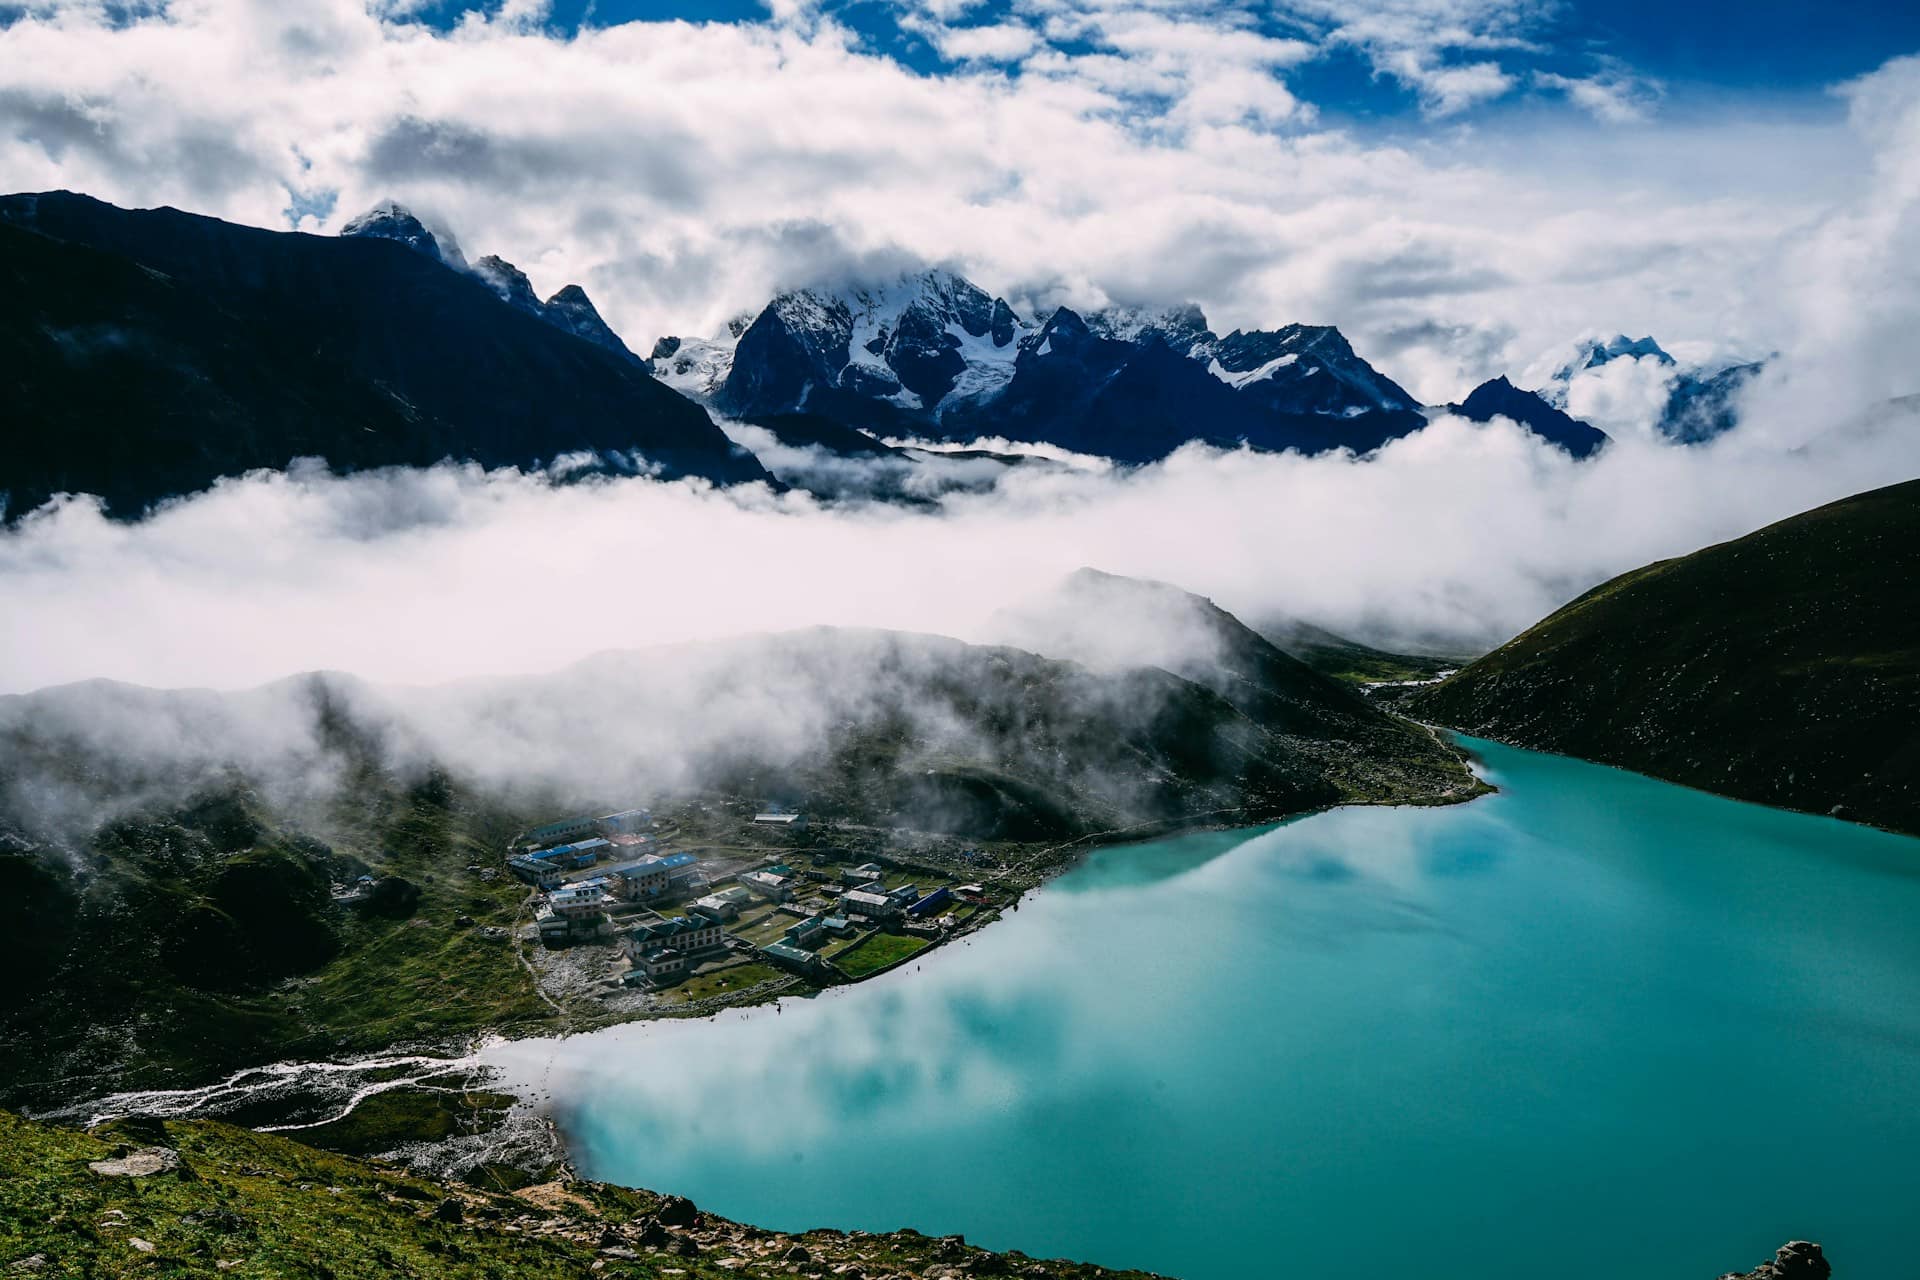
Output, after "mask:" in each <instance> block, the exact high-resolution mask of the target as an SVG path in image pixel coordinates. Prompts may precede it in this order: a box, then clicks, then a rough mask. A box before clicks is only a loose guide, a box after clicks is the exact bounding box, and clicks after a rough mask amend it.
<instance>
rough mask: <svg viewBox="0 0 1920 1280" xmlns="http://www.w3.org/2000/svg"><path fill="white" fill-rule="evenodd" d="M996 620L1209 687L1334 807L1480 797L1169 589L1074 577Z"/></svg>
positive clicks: (1415, 735)
mask: <svg viewBox="0 0 1920 1280" xmlns="http://www.w3.org/2000/svg"><path fill="white" fill-rule="evenodd" d="M994 624H995V625H994V630H995V633H996V635H997V636H999V637H1002V638H1004V639H1006V640H1007V641H1008V642H1009V643H1013V644H1018V645H1021V646H1022V647H1026V648H1031V649H1035V650H1037V651H1039V652H1042V653H1047V654H1052V655H1055V656H1059V657H1067V658H1072V659H1074V660H1076V661H1079V662H1084V663H1086V664H1088V665H1089V666H1091V667H1092V668H1094V669H1095V670H1111V669H1127V668H1132V667H1138V666H1141V665H1146V666H1151V667H1157V668H1161V669H1164V670H1167V671H1171V672H1173V673H1174V674H1175V675H1178V676H1180V677H1181V678H1182V679H1185V680H1190V681H1192V682H1193V683H1195V684H1197V685H1199V686H1201V687H1202V688H1205V689H1209V690H1211V691H1213V692H1214V693H1216V694H1218V695H1219V696H1220V697H1222V698H1224V699H1225V700H1226V701H1227V702H1228V703H1230V704H1231V705H1233V706H1234V707H1236V708H1238V709H1239V710H1240V711H1241V712H1242V713H1243V714H1245V715H1246V716H1247V717H1248V718H1249V719H1251V720H1253V721H1254V722H1256V723H1258V724H1260V725H1261V726H1263V727H1264V728H1265V729H1266V730H1267V731H1268V732H1269V733H1271V734H1273V735H1275V736H1276V737H1277V738H1278V739H1279V740H1280V741H1282V742H1284V743H1285V744H1286V746H1287V748H1288V750H1289V751H1291V752H1293V753H1296V754H1297V755H1298V756H1300V757H1301V758H1303V759H1306V760H1311V761H1313V762H1314V763H1315V765H1316V766H1317V767H1318V768H1319V769H1320V770H1322V771H1324V773H1325V774H1326V776H1327V777H1328V778H1330V779H1332V780H1333V782H1334V783H1335V784H1336V785H1337V786H1338V787H1339V788H1340V789H1341V792H1342V795H1341V798H1342V800H1343V801H1344V802H1347V803H1368V802H1379V801H1383V800H1385V801H1393V802H1412V803H1432V802H1435V801H1442V800H1450V799H1463V798H1465V797H1466V796H1468V795H1472V794H1474V793H1475V791H1476V790H1477V789H1478V788H1477V786H1476V784H1475V783H1474V782H1473V780H1472V779H1471V778H1470V777H1469V776H1467V775H1466V774H1465V773H1463V772H1462V771H1461V768H1460V762H1459V760H1458V759H1457V758H1456V757H1455V756H1454V754H1453V753H1452V752H1451V751H1449V750H1448V749H1447V748H1445V747H1443V746H1441V745H1440V744H1439V743H1437V742H1435V741H1434V740H1433V737H1432V736H1431V735H1430V734H1428V733H1427V732H1426V731H1425V730H1423V729H1421V728H1419V727H1418V726H1416V725H1412V724H1409V723H1408V722H1406V721H1405V720H1402V719H1400V718H1398V717H1395V716H1390V715H1387V714H1385V713H1383V712H1382V711H1381V710H1380V709H1379V708H1377V707H1375V706H1373V705H1372V704H1370V703H1369V702H1368V701H1367V700H1366V699H1365V698H1363V697H1362V696H1361V695H1360V694H1359V693H1358V692H1357V691H1355V690H1354V689H1353V688H1352V687H1350V686H1349V685H1348V684H1345V683H1343V682H1341V681H1339V680H1336V679H1334V678H1333V677H1331V676H1328V675H1324V674H1322V673H1321V672H1319V671H1316V670H1314V669H1313V668H1312V667H1310V666H1308V665H1307V664H1306V663H1305V662H1302V661H1301V660H1300V659H1298V658H1295V657H1293V656H1292V655H1290V654H1288V653H1286V652H1284V651H1283V650H1282V649H1280V648H1279V647H1278V646H1277V645H1275V644H1274V643H1273V642H1272V641H1270V640H1268V639H1267V638H1266V637H1265V636H1262V635H1261V634H1259V633H1258V632H1256V631H1254V630H1253V629H1252V628H1250V627H1248V626H1247V625H1246V624H1245V623H1243V622H1241V621H1240V620H1239V619H1238V618H1236V617H1234V616H1233V615H1232V614H1231V613H1228V612H1227V611H1226V610H1224V609H1222V608H1220V607H1219V606H1218V605H1216V604H1214V603H1213V601H1211V600H1208V599H1206V598H1205V597H1204V596H1197V595H1194V594H1193V593H1191V592H1188V591H1183V590H1181V589H1180V588H1178V587H1175V586H1170V585H1168V584H1166V583H1162V582H1150V581H1145V580H1143V579H1138V578H1125V577H1120V576H1119V575H1116V574H1110V573H1102V572H1100V571H1099V570H1097V569H1081V570H1078V571H1077V572H1075V573H1073V574H1072V575H1070V576H1069V577H1068V578H1067V579H1066V580H1065V581H1064V582H1062V583H1061V584H1060V586H1059V587H1058V588H1057V589H1056V590H1054V591H1053V592H1051V593H1050V594H1048V595H1045V596H1042V597H1040V598H1039V599H1036V600H1034V601H1031V602H1029V603H1027V604H1025V605H1022V606H1019V607H1016V608H1012V609H1007V610H1004V611H1002V612H1001V613H1000V614H999V615H997V616H996V618H995V619H994Z"/></svg>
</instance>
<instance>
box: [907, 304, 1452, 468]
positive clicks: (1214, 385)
mask: <svg viewBox="0 0 1920 1280" xmlns="http://www.w3.org/2000/svg"><path fill="white" fill-rule="evenodd" d="M1309 393H1310V394H1311V389H1310V391H1309ZM1424 425H1426V419H1425V418H1424V417H1423V416H1422V415H1421V414H1419V413H1418V412H1414V411H1411V410H1400V409H1391V410H1372V411H1365V412H1360V413H1356V414H1354V415H1353V416H1351V417H1337V416H1333V415H1329V414H1324V413H1317V412H1310V411H1307V410H1305V409H1301V410H1299V411H1292V410H1289V409H1286V408H1282V407H1276V403H1275V402H1274V401H1273V400H1272V399H1271V397H1268V396H1267V393H1266V392H1265V390H1264V387H1263V385H1262V384H1254V386H1253V387H1252V389H1250V390H1241V389H1236V388H1235V387H1234V386H1232V385H1230V384H1228V383H1226V382H1224V381H1222V380H1221V379H1220V378H1218V377H1216V376H1214V375H1213V374H1212V373H1210V372H1208V368H1207V366H1206V365H1205V364H1203V363H1201V362H1200V361H1199V360H1196V359H1194V358H1192V357H1190V356H1188V355H1186V354H1183V353H1181V352H1179V351H1176V350H1175V349H1174V348H1172V347H1170V346H1168V345H1167V344H1166V343H1165V342H1163V341H1162V340H1161V339H1160V337H1159V336H1158V334H1157V333H1149V334H1148V335H1147V336H1146V338H1145V339H1144V340H1142V341H1140V342H1138V343H1133V342H1124V341H1121V340H1119V339H1117V338H1110V337H1105V336H1102V335H1101V334H1100V333H1098V332H1097V331H1095V330H1094V329H1092V328H1091V327H1090V326H1089V325H1088V323H1087V322H1086V321H1085V320H1084V319H1082V318H1081V317H1080V316H1079V315H1077V314H1076V313H1074V312H1073V311H1070V310H1067V309H1066V308H1064V307H1063V308H1061V309H1060V310H1058V311H1056V312H1055V313H1054V314H1053V316H1052V318H1050V319H1049V320H1048V321H1047V323H1046V325H1045V326H1044V327H1043V328H1042V329H1041V330H1040V332H1039V334H1038V335H1036V336H1034V337H1030V338H1028V339H1026V341H1025V346H1024V348H1023V349H1022V350H1021V352H1020V354H1019V356H1018V358H1017V359H1016V360H1015V363H1014V374H1013V377H1012V379H1011V380H1010V381H1009V382H1008V383H1007V386H1006V389H1005V390H1004V391H1002V392H1001V393H1000V394H998V395H997V396H995V397H993V398H991V399H985V400H980V401H977V402H974V403H971V404H967V405H961V406H957V407H956V408H954V409H953V410H951V411H950V412H949V413H948V414H947V415H946V416H945V417H944V418H943V419H942V420H941V423H940V431H941V433H942V434H943V435H945V436H946V437H947V438H948V439H954V440H961V439H967V438H970V437H975V436H1004V437H1006V438H1007V439H1009V440H1020V441H1029V442H1046V443H1050V444H1057V445H1060V446H1061V447H1063V448H1067V449H1073V450H1076V451H1078V452H1082V453H1091V454H1098V455H1101V456H1104V457H1109V458H1114V459H1116V460H1118V461H1121V462H1136V463H1144V462H1153V461H1156V460H1158V459H1160V458H1164V457H1166V456H1167V455H1168V454H1170V453H1172V452H1173V451H1174V450H1175V449H1178V448H1179V447H1180V446H1181V445H1183V444H1185V443H1187V442H1188V441H1189V440H1200V441H1204V442H1206V443H1209V444H1213V445H1218V446H1221V447H1225V448H1232V447H1234V446H1236V445H1239V444H1242V443H1245V444H1249V445H1252V446H1253V447H1254V448H1256V449H1269V450H1275V451H1279V450H1285V449H1298V450H1300V451H1302V452H1307V453H1318V452H1322V451H1325V450H1328V449H1336V448H1342V447H1346V448H1351V449H1354V450H1355V451H1356V452H1362V453H1364V452H1366V451H1368V450H1371V449H1375V448H1378V447H1379V446H1380V445H1381V444H1383V443H1385V442H1386V441H1387V440H1390V439H1393V438H1394V437H1396V436H1400V435H1405V434H1407V433H1408V432H1410V431H1416V430H1418V429H1419V428H1420V427H1422V426H1424Z"/></svg>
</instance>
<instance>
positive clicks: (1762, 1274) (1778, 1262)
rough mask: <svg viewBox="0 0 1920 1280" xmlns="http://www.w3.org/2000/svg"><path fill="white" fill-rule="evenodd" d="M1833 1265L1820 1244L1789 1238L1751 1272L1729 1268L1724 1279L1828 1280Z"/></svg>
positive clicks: (1722, 1277) (1722, 1279) (1722, 1278)
mask: <svg viewBox="0 0 1920 1280" xmlns="http://www.w3.org/2000/svg"><path fill="white" fill-rule="evenodd" d="M1832 1274H1833V1266H1832V1264H1831V1263H1829V1262H1828V1261H1827V1256H1826V1254H1825V1253H1824V1252H1822V1251H1821V1248H1820V1246H1819V1245H1817V1244H1814V1243H1813V1242H1812V1241H1810V1240H1789V1241H1787V1243H1785V1244H1783V1245H1781V1246H1780V1247H1779V1248H1778V1249H1777V1250H1775V1251H1774V1255H1773V1258H1772V1260H1771V1261H1768V1262H1763V1263H1761V1264H1760V1265H1759V1266H1757V1267H1755V1268H1754V1269H1753V1270H1751V1271H1729V1272H1728V1273H1727V1274H1726V1275H1724V1276H1721V1277H1720V1280H1827V1277H1828V1276H1830V1275H1832Z"/></svg>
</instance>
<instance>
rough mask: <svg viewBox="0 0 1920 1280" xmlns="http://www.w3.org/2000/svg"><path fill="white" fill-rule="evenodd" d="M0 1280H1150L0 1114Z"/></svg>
mask: <svg viewBox="0 0 1920 1280" xmlns="http://www.w3.org/2000/svg"><path fill="white" fill-rule="evenodd" d="M1832 1274H1833V1269H1832V1267H1831V1266H1829V1265H1828V1263H1827V1260H1826V1258H1825V1256H1824V1255H1823V1254H1822V1252H1821V1248H1820V1246H1819V1245H1817V1244H1813V1243H1810V1242H1808V1241H1805V1240H1795V1241H1792V1242H1790V1243H1788V1244H1785V1245H1783V1246H1781V1248H1780V1249H1779V1250H1778V1251H1777V1252H1776V1253H1775V1254H1774V1256H1773V1259H1772V1260H1771V1261H1769V1262H1763V1263H1761V1264H1760V1265H1759V1266H1758V1267H1756V1268H1755V1269H1754V1270H1752V1271H1748V1272H1729V1273H1727V1274H1726V1275H1725V1276H1722V1277H1721V1280H1828V1277H1830V1276H1831V1275H1832ZM0 1275H6V1276H31V1277H44V1278H46V1280H53V1278H54V1277H73V1278H75V1280H81V1278H85V1280H92V1278H93V1277H102V1276H104V1277H122V1276H129V1277H130V1276H203V1275H204V1276H222V1277H234V1278H236V1280H247V1278H257V1280H287V1278H289V1277H308V1278H311V1280H350V1278H352V1277H361V1276H366V1277H373V1276H380V1277H393V1276H412V1277H420V1278H422V1280H426V1278H428V1277H431V1278H432V1280H461V1278H463V1277H474V1278H476V1280H478V1278H481V1277H486V1278H489V1280H500V1278H503V1277H513V1278H514V1280H542V1278H544V1277H554V1278H556V1280H557V1278H558V1277H574V1278H577V1277H586V1276H593V1277H601V1276H604V1277H609V1278H612V1277H665V1276H675V1277H682V1278H686V1280H719V1278H720V1277H750V1276H782V1277H787V1276H795V1277H803V1278H805V1280H827V1278H829V1277H832V1278H835V1280H967V1278H968V1277H972V1276H1013V1277H1027V1278H1028V1280H1066V1278H1068V1277H1071V1278H1073V1280H1096V1278H1099V1277H1114V1278H1115V1280H1151V1277H1149V1276H1148V1274H1147V1273H1145V1272H1140V1271H1108V1270H1106V1269H1104V1268H1101V1267H1097V1266H1093V1265H1091V1264H1088V1263H1076V1262H1064V1261H1058V1260H1047V1259H1039V1258H1029V1257H1027V1256H1026V1255H1025V1254H1022V1253H1019V1252H1017V1251H1009V1252H1006V1253H993V1252H989V1251H988V1250H985V1249H979V1248H975V1247H974V1246H972V1245H969V1244H967V1243H966V1241H965V1240H964V1239H962V1238H961V1237H959V1236H943V1237H930V1236H923V1235H921V1234H920V1233H919V1232H916V1231H904V1230H903V1231H893V1232H885V1233H869V1232H864V1231H833V1230H814V1231H805V1232H797V1233H787V1232H777V1231H763V1230H761V1229H759V1228H757V1227H749V1226H744V1225H742V1224H740V1223H737V1222H730V1221H728V1220H727V1219H725V1218H721V1217H717V1216H715V1215H713V1214H710V1213H705V1212H703V1211H701V1210H700V1209H699V1208H697V1207H696V1206H695V1205H694V1204H693V1203H692V1202H691V1201H688V1200H685V1199H682V1198H680V1197H678V1196H660V1195H655V1194H653V1193H651V1192H647V1191H630V1190H627V1189H625V1188H622V1187H612V1186H607V1185H605V1184H602V1183H596V1182H585V1181H579V1180H560V1181H553V1182H546V1183H541V1184H539V1185H536V1186H530V1187H525V1188H523V1189H521V1190H519V1191H517V1192H514V1193H513V1194H511V1195H508V1194H504V1193H496V1192H487V1191H482V1190H478V1189H475V1188H473V1187H471V1186H467V1185H464V1184H460V1183H443V1182H436V1181H432V1180H430V1179H425V1178H418V1177H414V1176H411V1175H410V1174H408V1173H406V1172H404V1171H403V1170H401V1169H399V1168H396V1167H394V1166H392V1165H388V1164H383V1163H380V1162H377V1161H366V1160H356V1159H352V1158H349V1157H345V1156H337V1155H331V1154H329V1153H327V1152H324V1151H318V1150H315V1149H313V1148H311V1147H305V1146H302V1145H300V1144H299V1143H297V1142H292V1141H289V1140H288V1139H285V1138H281V1137H277V1136H275V1135H273V1134H264V1133H256V1132H253V1131H252V1130H248V1129H238V1128H234V1127H233V1126H231V1125H224V1124H218V1123H215V1122H212V1121H205V1120H183V1121H166V1122H162V1121H158V1120H117V1121H112V1122H110V1123H108V1124H104V1125H100V1126H97V1127H95V1128H94V1129H92V1130H89V1131H85V1132H82V1131H80V1130H77V1129H63V1128H57V1127H54V1126H51V1125H45V1124H39V1123H36V1122H34V1121H30V1120H24V1119H21V1118H20V1117H19V1116H16V1115H14V1114H12V1113H11V1112H6V1111H0Z"/></svg>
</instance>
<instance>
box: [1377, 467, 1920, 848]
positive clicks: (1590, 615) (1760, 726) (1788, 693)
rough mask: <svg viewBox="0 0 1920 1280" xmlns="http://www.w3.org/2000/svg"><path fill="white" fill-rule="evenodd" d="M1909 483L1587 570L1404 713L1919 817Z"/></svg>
mask: <svg viewBox="0 0 1920 1280" xmlns="http://www.w3.org/2000/svg"><path fill="white" fill-rule="evenodd" d="M1916 583H1920V482H1908V483H1906V484H1900V485H1893V486H1891V487H1889V488H1885V489H1876V490H1874V491H1872V492H1870V493H1864V494H1860V495H1858V496H1856V497H1853V498H1848V499H1845V500H1843V501H1840V502H1836V503H1833V504H1831V505H1829V506H1825V507H1821V508H1819V509H1817V510H1814V511H1809V512H1806V513H1804V514H1802V515H1798V516H1794V517H1793V518H1791V519H1788V520H1783V521H1781V522H1780V523H1778V524H1775V525H1771V526H1769V527H1767V528H1765V529H1762V530H1760V531H1759V532H1757V533H1753V534H1749V535H1748V536H1746V537H1744V538H1740V539H1737V540H1735V541H1733V542H1727V543H1722V544H1720V545H1719V546H1714V547H1708V548H1706V549H1705V550H1703V551H1698V552H1695V553H1694V554H1692V555H1689V556H1683V557H1681V558H1679V559H1676V560H1666V561H1662V562H1660V563H1658V564H1652V565H1648V566H1647V567H1645V568H1643V569H1636V570H1634V571H1633V572H1632V573H1628V574H1623V575H1622V576H1620V577H1618V578H1615V579H1614V580H1613V581H1611V582H1607V583H1604V584H1602V585H1601V586H1599V587H1596V588H1594V589H1593V590H1592V591H1589V592H1588V593H1587V594H1585V595H1583V596H1581V597H1580V598H1579V599H1577V600H1575V601H1573V602H1572V603H1571V604H1569V605H1567V606H1566V607H1565V608H1563V609H1561V610H1560V611H1559V612H1557V613H1555V614H1553V615H1552V616H1551V617H1549V618H1547V619H1545V620H1544V621H1542V622H1540V623H1538V624H1536V625H1535V626H1533V627H1532V628H1530V629H1529V630H1527V631H1526V632H1524V633H1523V634H1521V635H1520V636H1518V637H1516V638H1515V639H1513V640H1511V641H1509V642H1508V643H1507V644H1505V645H1503V646H1502V647H1500V648H1499V649H1496V650H1495V651H1494V652H1492V653H1490V654H1488V655H1487V656H1486V657H1484V658H1482V659H1480V660H1479V661H1477V662H1475V663H1473V664H1472V665H1470V666H1468V667H1466V668H1465V669H1464V670H1462V671H1460V672H1459V673H1458V674H1456V675H1454V676H1453V677H1451V678H1450V679H1448V680H1446V681H1445V682H1443V683H1441V684H1438V685H1435V686H1433V687H1431V688H1427V689H1421V690H1417V691H1416V692H1415V693H1413V694H1412V695H1411V696H1410V697H1409V698H1408V699H1407V701H1406V704H1405V705H1407V706H1408V707H1409V709H1410V710H1411V711H1412V713H1413V714H1416V715H1418V716H1421V717H1422V718H1425V719H1429V720H1433V721H1437V722H1439V723H1441V724H1444V725H1447V726H1449V727H1452V728H1456V729H1460V730H1462V731H1464V732H1467V733H1472V734H1477V735H1479V736H1482V737H1488V738H1496V739H1498V740H1500V741H1502V742H1509V743H1513V744H1514V745H1516V746H1523V747H1532V748H1535V749H1538V750H1545V751H1555V752H1560V753H1562V754H1566V755H1574V756H1580V757H1582V758H1584V759H1588V760H1596V761H1599V762H1601V763H1603V764H1613V765H1619V766H1621V767H1623V768H1627V769H1632V770H1634V771H1636V772H1639V773H1646V774H1651V775H1653V776H1654V777H1658V778H1665V779H1668V780H1669V781H1673V782H1679V783H1684V784H1686V785H1688V786H1693V787H1699V788H1701V789H1702V790H1706V791H1716V792H1719V793H1720V794H1722V795H1728V796H1733V797H1736V798H1738V799H1742V800H1753V801H1757V802H1759V803H1762V804H1769V805H1775V806H1779V807H1782V808H1789V809H1803V810H1807V811H1809V812H1813V813H1822V814H1832V815H1834V816H1836V817H1843V818H1848V819H1852V820H1854V821H1857V822H1866V823H1872V824H1875V825H1878V826H1884V827H1888V828H1891V829H1893V830H1896V831H1904V832H1909V833H1914V832H1920V629H1916V627H1915V623H1914V619H1915V618H1920V599H1916V593H1915V584H1916Z"/></svg>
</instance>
